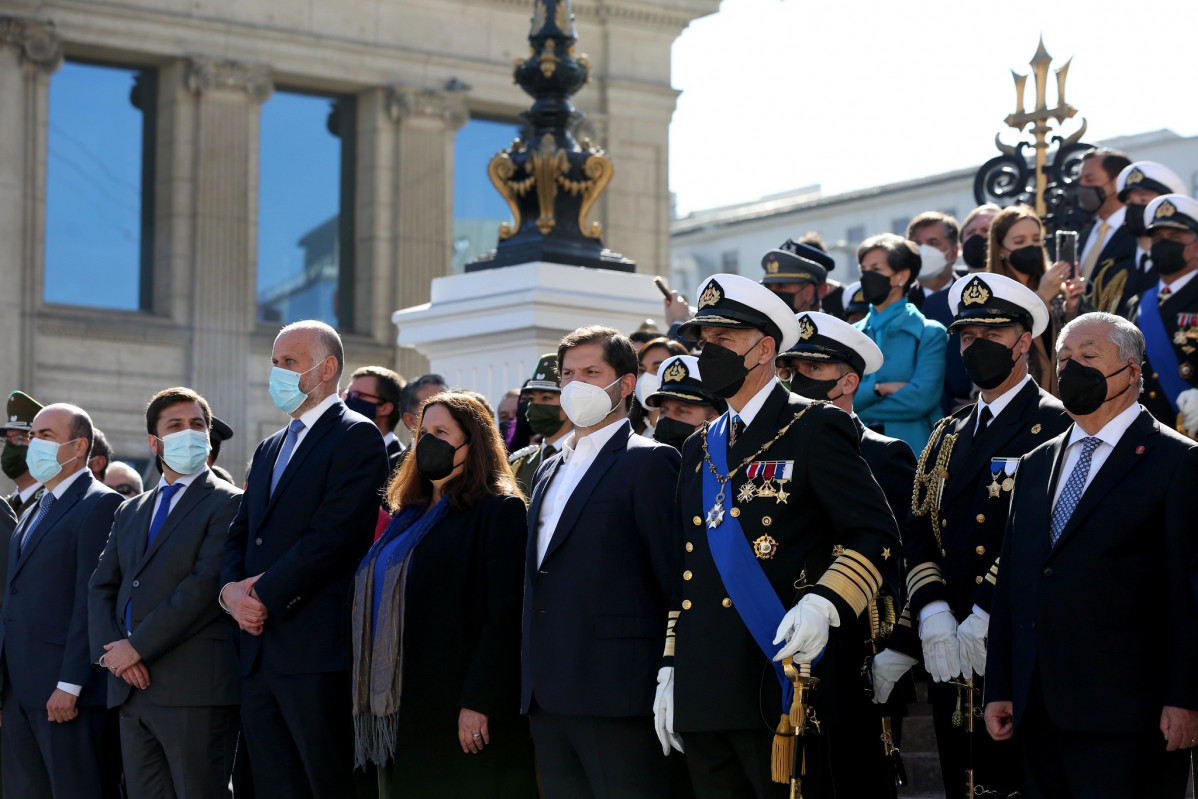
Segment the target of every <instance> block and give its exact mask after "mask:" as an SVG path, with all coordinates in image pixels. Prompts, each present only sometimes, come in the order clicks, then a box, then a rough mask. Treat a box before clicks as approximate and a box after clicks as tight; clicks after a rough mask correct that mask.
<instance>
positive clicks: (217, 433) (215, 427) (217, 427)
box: [212, 416, 233, 441]
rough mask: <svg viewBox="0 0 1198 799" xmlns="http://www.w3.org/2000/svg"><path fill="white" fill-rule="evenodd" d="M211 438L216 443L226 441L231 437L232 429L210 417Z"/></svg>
mask: <svg viewBox="0 0 1198 799" xmlns="http://www.w3.org/2000/svg"><path fill="white" fill-rule="evenodd" d="M212 437H213V438H215V439H216V440H217V441H228V440H229V439H230V438H232V437H233V428H232V427H229V425H228V424H227V423H225V422H223V421H221V420H220V419H217V418H216V417H215V416H213V417H212Z"/></svg>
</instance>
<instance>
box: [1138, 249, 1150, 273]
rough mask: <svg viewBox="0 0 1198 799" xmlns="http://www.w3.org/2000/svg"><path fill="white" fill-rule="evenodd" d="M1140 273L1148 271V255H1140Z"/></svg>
mask: <svg viewBox="0 0 1198 799" xmlns="http://www.w3.org/2000/svg"><path fill="white" fill-rule="evenodd" d="M1140 271H1141V272H1147V271H1148V253H1141V254H1140Z"/></svg>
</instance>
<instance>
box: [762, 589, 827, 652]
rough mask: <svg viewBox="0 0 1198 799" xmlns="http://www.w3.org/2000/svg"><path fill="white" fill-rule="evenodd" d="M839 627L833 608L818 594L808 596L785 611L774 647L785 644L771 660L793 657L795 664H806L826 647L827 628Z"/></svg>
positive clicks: (775, 637)
mask: <svg viewBox="0 0 1198 799" xmlns="http://www.w3.org/2000/svg"><path fill="white" fill-rule="evenodd" d="M839 626H840V614H838V613H837V612H836V606H835V605H833V604H832V603H831V602H829V601H828V600H826V599H824V598H823V597H822V596H819V595H818V594H808V595H807V596H805V597H803V598H802V599H800V600H799V604H797V605H795V606H794V607H793V608H791V609H790V610H788V611H786V615H785V616H783V617H782V623H781V624H779V625H778V634H777V635H775V636H774V643H775V644H780V643H782V642H783V641H786V646H784V647H782V648H781V649H779V650H778V654H776V655H774V660H782V659H783V658H786V657H792V656H793V657H794V661H795V663H810V662H811V661H813V660H815V659H816V658H817V657H819V654H820V653H821V652H823V651H824V647H825V646H827V645H828V628H829V627H839Z"/></svg>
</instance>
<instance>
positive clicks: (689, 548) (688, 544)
mask: <svg viewBox="0 0 1198 799" xmlns="http://www.w3.org/2000/svg"><path fill="white" fill-rule="evenodd" d="M686 551H687V552H694V551H695V545H694V544H692V543H691V542H690V541H687V542H686Z"/></svg>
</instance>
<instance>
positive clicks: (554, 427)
mask: <svg viewBox="0 0 1198 799" xmlns="http://www.w3.org/2000/svg"><path fill="white" fill-rule="evenodd" d="M524 417H525V418H526V419H528V426H529V427H530V428H532V431H533V432H534V433H536V434H537V435H539V436H541V437H542V438H549V437H550V436H552V435H553V434H554V433H556V432H557V431H558V430H561V429H562V425H564V424H565V423H566V420H565V419H563V418H562V406H560V405H548V404H545V403H541V402H533V403H530V404H529V406H528V410H527V411H525V413H524Z"/></svg>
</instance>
